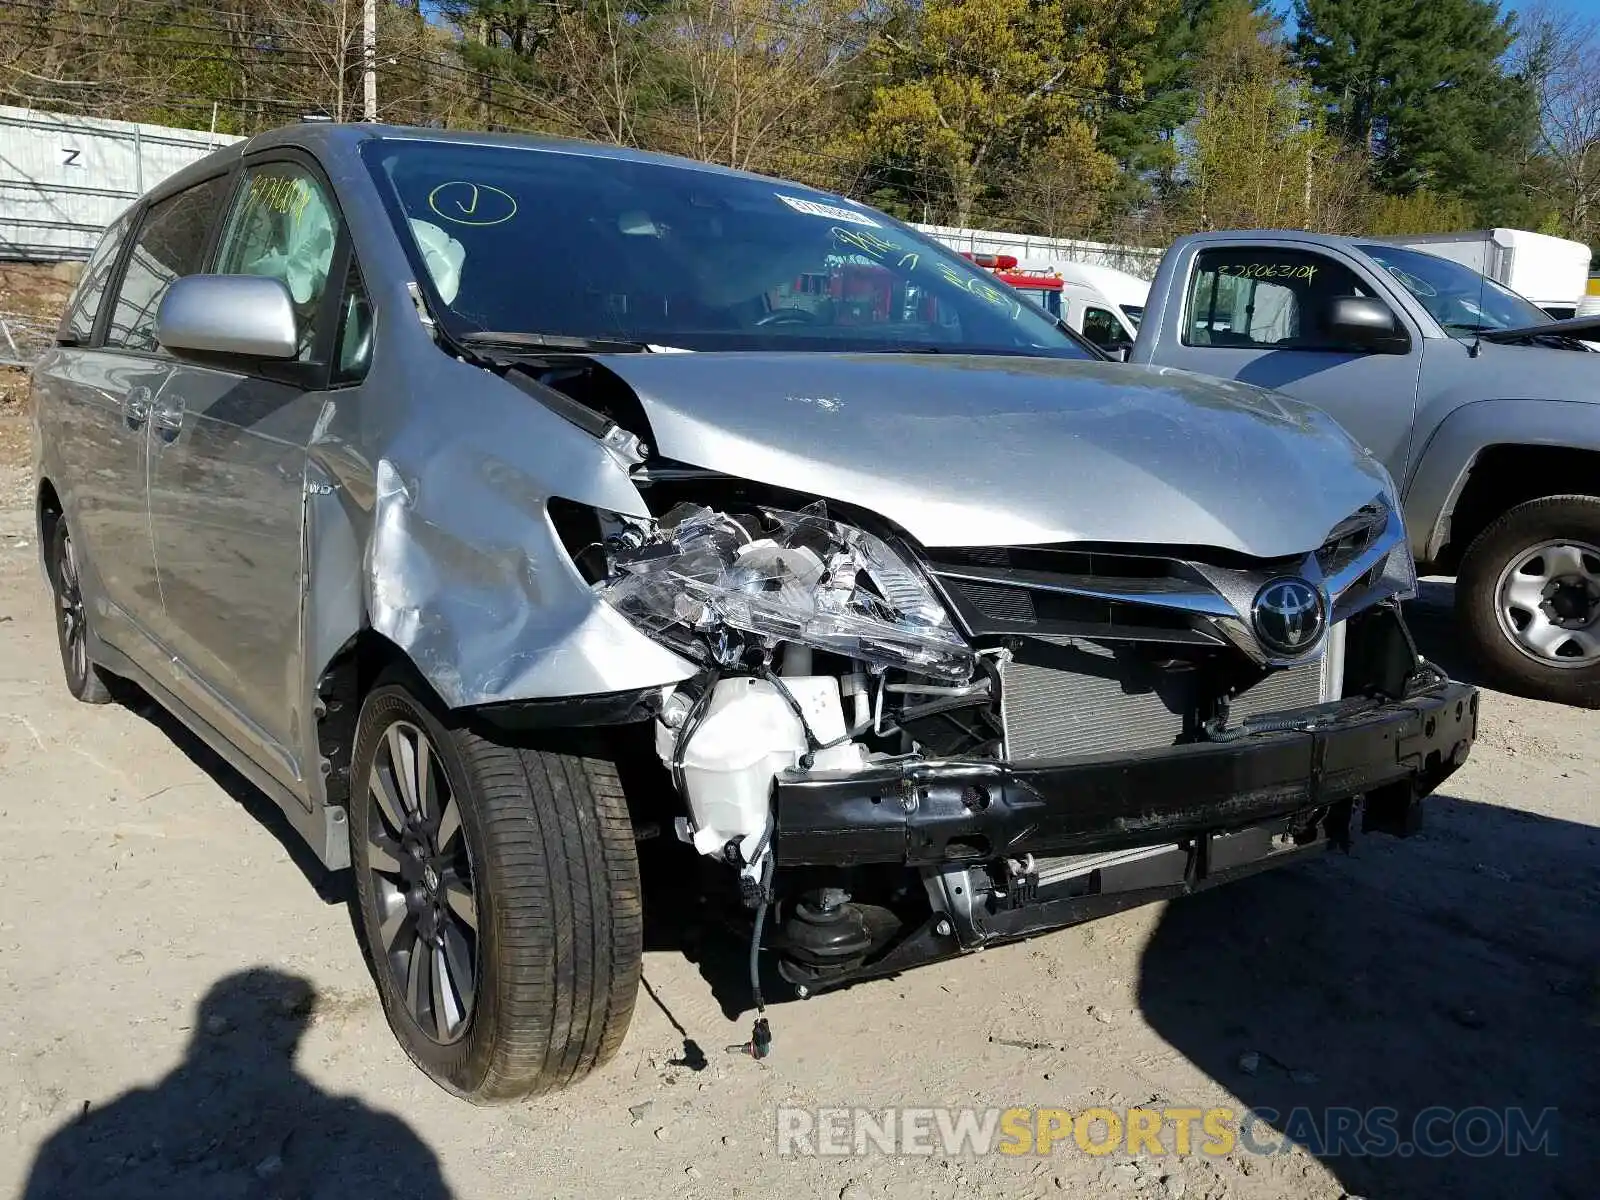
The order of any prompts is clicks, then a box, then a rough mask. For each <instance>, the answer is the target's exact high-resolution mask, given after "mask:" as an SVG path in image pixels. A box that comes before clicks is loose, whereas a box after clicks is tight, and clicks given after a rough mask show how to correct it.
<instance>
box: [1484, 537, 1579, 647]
mask: <svg viewBox="0 0 1600 1200" xmlns="http://www.w3.org/2000/svg"><path fill="white" fill-rule="evenodd" d="M1495 596H1496V600H1497V603H1496V606H1495V611H1496V615H1497V617H1498V618H1499V621H1500V628H1501V631H1502V632H1503V633H1504V634H1505V635H1506V638H1507V639H1508V640H1509V641H1510V642H1511V644H1512V645H1513V646H1515V647H1516V648H1517V649H1518V650H1520V651H1521V652H1522V653H1523V654H1526V655H1527V656H1528V657H1530V658H1533V659H1536V660H1538V661H1539V663H1541V664H1542V665H1544V666H1550V667H1588V666H1593V665H1595V663H1597V662H1600V547H1595V546H1591V545H1589V544H1588V543H1587V542H1574V541H1565V540H1563V541H1551V542H1542V543H1540V544H1539V545H1537V546H1532V547H1530V548H1528V549H1526V550H1524V551H1522V553H1520V554H1517V555H1514V556H1513V557H1512V559H1511V561H1510V563H1508V564H1507V566H1506V568H1505V570H1503V571H1502V572H1501V573H1500V579H1499V582H1498V584H1497V585H1496V588H1495Z"/></svg>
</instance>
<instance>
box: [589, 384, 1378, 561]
mask: <svg viewBox="0 0 1600 1200" xmlns="http://www.w3.org/2000/svg"><path fill="white" fill-rule="evenodd" d="M598 361H600V362H602V363H604V365H605V366H606V367H607V368H608V369H610V370H611V371H613V372H615V373H616V374H617V375H618V376H619V377H621V378H622V379H623V380H624V381H626V382H627V384H628V385H629V386H630V387H631V388H632V389H633V390H634V392H635V393H636V394H637V395H638V397H639V399H640V401H641V402H642V403H643V405H644V408H645V412H646V415H647V416H648V417H649V419H650V426H651V430H652V433H653V435H654V438H655V441H656V446H655V450H656V451H657V452H658V453H659V454H661V455H663V456H665V457H667V458H671V459H676V460H678V461H680V462H684V463H688V464H692V465H694V466H698V467H704V468H708V469H711V470H715V471H720V472H724V473H726V474H729V475H736V476H739V477H741V478H745V479H751V480H756V481H759V482H762V483H767V484H771V485H774V486H778V487H784V488H791V489H794V490H796V491H800V492H805V493H809V494H811V495H815V496H819V497H822V498H824V499H834V500H839V501H844V502H846V503H849V504H854V505H858V506H860V507H862V508H866V509H870V510H872V511H873V512H876V513H879V514H881V515H882V516H884V517H886V518H888V519H889V520H891V521H893V522H895V523H896V524H898V525H899V526H900V527H901V528H903V529H904V530H905V531H906V532H907V533H909V534H910V535H911V536H912V537H914V538H916V539H917V540H918V541H919V542H921V543H922V544H923V545H925V546H1005V545H1029V544H1041V543H1051V542H1122V543H1147V544H1169V545H1188V546H1215V547H1221V548H1225V549H1228V550H1235V551H1238V552H1240V553H1243V554H1248V555H1252V556H1257V557H1277V556H1282V555H1290V554H1299V553H1304V552H1307V551H1310V550H1313V549H1315V548H1316V547H1317V546H1319V545H1321V543H1322V541H1323V540H1324V538H1325V537H1326V536H1327V534H1328V531H1329V530H1330V529H1332V527H1333V526H1334V525H1335V524H1337V523H1338V522H1339V521H1341V520H1343V519H1344V518H1345V517H1347V516H1349V515H1350V514H1351V513H1352V512H1353V511H1355V510H1356V509H1357V508H1359V507H1360V506H1361V505H1363V504H1365V503H1367V502H1368V501H1370V500H1371V499H1372V498H1373V497H1374V496H1376V495H1377V494H1378V493H1379V491H1381V490H1382V489H1383V488H1384V487H1385V486H1386V483H1387V480H1386V476H1385V474H1384V472H1383V469H1382V468H1381V467H1380V466H1379V465H1378V464H1377V463H1376V461H1374V460H1373V459H1372V458H1370V457H1369V456H1367V455H1366V454H1365V453H1364V452H1363V451H1362V450H1361V449H1360V448H1359V447H1358V446H1357V445H1356V444H1355V443H1354V442H1353V441H1352V440H1351V439H1350V438H1349V437H1348V436H1347V435H1346V434H1345V433H1344V432H1343V430H1342V429H1340V428H1339V426H1338V425H1337V424H1335V423H1334V421H1333V420H1332V419H1331V418H1330V417H1328V416H1327V415H1326V414H1324V413H1322V412H1321V411H1320V410H1318V409H1315V408H1312V407H1311V406H1309V405H1305V404H1301V403H1299V402H1297V401H1294V400H1290V399H1288V398H1287V397H1285V396H1281V395H1279V394H1277V393H1274V392H1268V391H1264V390H1262V389H1259V388H1254V387H1250V386H1248V385H1245V384H1239V383H1230V382H1226V381H1222V380H1216V379H1211V378H1208V377H1206V376H1201V375H1194V374H1191V373H1189V372H1185V371H1177V370H1173V369H1170V368H1161V367H1136V366H1129V365H1126V364H1122V363H1099V362H1069V361H1060V360H1055V359H1030V358H1006V357H994V356H986V357H969V356H945V355H894V354H849V355H845V354H837V355H836V354H760V353H715V354H630V355H606V356H601V357H600V358H599V359H598Z"/></svg>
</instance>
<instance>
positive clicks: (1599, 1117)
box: [0, 421, 1600, 1200]
mask: <svg viewBox="0 0 1600 1200" xmlns="http://www.w3.org/2000/svg"><path fill="white" fill-rule="evenodd" d="M3 424H5V422H3V421H0V425H3ZM26 491H27V486H26V478H25V475H23V474H22V473H21V472H20V471H19V470H17V469H10V470H9V471H8V470H6V469H3V468H0V497H3V498H4V499H5V500H6V501H8V502H10V504H11V508H10V510H9V511H7V510H6V507H5V506H4V505H0V828H4V829H5V830H6V832H7V834H8V836H7V838H6V841H5V845H6V853H5V860H6V871H5V878H4V882H3V883H0V1011H3V1012H4V1013H5V1014H6V1019H5V1020H4V1021H3V1022H0V1064H3V1065H0V1196H9V1195H13V1194H26V1195H27V1196H29V1197H42V1196H54V1195H60V1196H63V1197H79V1196H115V1197H145V1196H149V1197H157V1196H160V1197H163V1198H164V1200H172V1198H175V1197H191V1196H193V1197H211V1196H217V1197H252V1198H256V1197H259V1198H261V1200H266V1198H268V1197H282V1198H283V1200H289V1198H291V1197H330V1198H337V1200H357V1198H361V1197H368V1196H396V1197H399V1196H405V1197H426V1198H432V1197H442V1196H447V1195H453V1196H458V1197H468V1198H478V1197H485V1198H489V1200H498V1198H506V1200H510V1198H513V1197H516V1198H521V1197H533V1196H540V1197H543V1196H582V1195H603V1196H654V1197H660V1196H669V1195H677V1196H686V1197H700V1196H706V1197H711V1196H715V1197H719V1198H725V1197H728V1196H747V1197H767V1196H774V1195H785V1196H793V1197H812V1196H817V1197H840V1198H842V1200H861V1198H864V1197H879V1196H891V1197H898V1196H909V1197H940V1198H952V1200H953V1198H958V1197H959V1198H961V1200H968V1198H972V1197H1012V1196H1024V1197H1052V1196H1058V1195H1078V1196H1127V1197H1136V1196H1146V1197H1165V1198H1168V1200H1171V1198H1182V1197H1190V1198H1202V1197H1203V1198H1210V1200H1220V1198H1221V1197H1241V1198H1261V1200H1267V1198H1277V1197H1293V1198H1296V1200H1299V1198H1306V1200H1310V1198H1318V1200H1337V1198H1339V1197H1342V1196H1345V1195H1347V1194H1348V1195H1360V1196H1369V1197H1374V1198H1377V1197H1383V1198H1388V1197H1408V1196H1416V1197H1429V1198H1434V1197H1445V1196H1452V1197H1477V1196H1508V1197H1509V1196H1517V1197H1541V1196H1565V1197H1589V1196H1593V1195H1595V1194H1596V1184H1595V1182H1594V1180H1595V1171H1596V1168H1597V1166H1600V1161H1597V1152H1596V1149H1595V1147H1596V1145H1597V1142H1600V1138H1597V1135H1600V1101H1597V1099H1596V1097H1597V1096H1600V1090H1597V1088H1600V1062H1597V1060H1600V1055H1597V1042H1600V919H1597V918H1600V829H1597V828H1596V825H1597V820H1600V816H1597V803H1596V797H1597V784H1600V715H1597V714H1595V713H1590V712H1581V711H1578V710H1574V709H1564V708H1559V707H1554V706H1550V705H1545V704H1540V703H1535V702H1531V701H1526V700H1518V699H1514V698H1510V697H1506V696H1501V695H1495V694H1487V695H1485V697H1484V700H1483V707H1482V728H1481V737H1480V740H1479V742H1478V745H1477V748H1476V750H1475V751H1474V754H1473V757H1472V760H1471V762H1470V763H1469V764H1468V765H1467V767H1466V768H1465V769H1463V770H1462V771H1461V772H1459V773H1458V774H1457V775H1456V776H1454V777H1453V778H1452V779H1450V780H1449V781H1448V783H1447V784H1446V785H1445V787H1444V789H1443V792H1442V794H1441V795H1439V796H1438V797H1436V798H1435V799H1434V800H1432V801H1431V802H1430V804H1429V816H1428V824H1427V826H1426V828H1425V830H1424V832H1423V833H1422V834H1421V835H1420V836H1418V837H1416V838H1414V839H1411V840H1408V841H1404V842H1401V841H1393V840H1389V839H1385V838H1378V837H1373V838H1368V839H1359V840H1358V842H1357V844H1356V847H1355V851H1354V853H1353V854H1351V855H1349V856H1330V857H1328V858H1324V859H1321V860H1318V861H1315V862H1311V863H1307V864H1304V865H1300V866H1296V867H1291V868H1288V869H1285V870H1280V871H1276V872H1270V873H1268V874H1265V875H1262V876H1258V877H1255V878H1253V879H1249V880H1246V881H1243V882H1240V883H1237V884H1233V885H1230V886H1228V887H1226V888H1222V889H1219V890H1217V891H1215V892H1211V893H1208V894H1206V895H1202V896H1199V897H1195V898H1192V899H1188V900H1184V901H1179V902H1176V903H1173V904H1170V905H1161V906H1154V907H1148V908H1145V909H1142V910H1138V911H1135V912H1131V913H1127V914H1124V915H1121V916H1118V917H1114V918H1110V919H1107V920H1103V921H1100V922H1097V923H1094V924H1091V925H1088V926H1083V927H1079V928H1077V929H1074V930H1069V931H1066V932H1063V933H1058V934H1055V935H1052V936H1048V937H1044V938H1040V939H1036V940H1033V941H1030V942H1027V943H1023V944H1019V945H1013V946H1009V947H1005V948H1001V949H997V950H994V951H990V952H987V953H984V954H982V955H979V956H975V957H971V958H967V959H963V960H961V961H959V962H956V963H953V964H948V965H944V966H936V967H932V968H928V969H925V970H922V971H919V972H915V973H912V974H908V975H905V976H903V977H901V978H898V979H891V980H887V981H883V982H877V983H872V984H867V985H863V986H858V987H856V988H853V989H850V990H849V991H846V992H844V993H841V994H835V995H829V996H824V997H821V998H818V999H814V1000H810V1001H806V1002H803V1003H799V1002H792V1003H784V1004H779V1005H775V1006H774V1007H773V1008H772V1009H771V1010H769V1015H770V1016H771V1018H772V1024H773V1030H774V1038H775V1041H774V1053H773V1056H772V1057H771V1058H770V1059H768V1060H766V1061H765V1062H760V1063H758V1062H755V1061H752V1060H750V1059H748V1058H740V1057H736V1056H734V1055H730V1054H728V1053H727V1052H726V1051H725V1047H726V1046H728V1045H729V1044H732V1043H737V1042H740V1041H743V1040H744V1039H745V1037H747V1036H748V1030H749V1014H748V1013H741V1012H740V1011H739V1010H740V1009H741V1008H742V1007H743V1006H744V1004H745V996H744V991H743V988H742V986H741V985H740V984H739V983H738V976H739V974H740V965H739V963H738V959H739V951H738V949H737V948H735V947H728V948H726V949H724V948H723V947H721V946H720V945H717V944H715V943H711V944H708V945H707V946H706V947H705V948H704V949H703V950H702V951H701V952H700V953H698V954H696V955H695V956H693V957H691V955H690V954H689V953H687V952H686V951H685V949H684V945H685V941H686V937H685V933H684V931H685V930H687V929H690V928H692V924H693V922H692V913H690V912H688V911H686V910H685V909H683V908H682V907H681V906H679V905H677V903H676V902H675V901H674V900H673V899H672V897H671V896H670V895H669V894H667V893H666V892H665V891H663V892H661V893H658V894H652V892H651V891H650V889H649V887H648V886H647V891H646V906H647V909H648V910H649V912H650V914H651V918H652V919H651V923H650V929H651V932H650V935H649V944H650V947H651V948H650V950H649V952H648V953H647V955H646V960H645V978H646V980H647V983H648V991H646V992H641V995H640V997H639V1005H638V1008H637V1010H636V1013H635V1017H634V1022H633V1026H632V1030H631V1032H630V1033H629V1036H628V1039H627V1042H626V1043H625V1045H624V1047H623V1049H622V1052H621V1053H620V1054H619V1056H618V1057H617V1059H616V1060H615V1061H614V1062H613V1063H612V1064H611V1065H610V1066H609V1067H608V1068H607V1069H605V1070H604V1071H603V1072H602V1073H601V1074H599V1075H597V1076H595V1077H593V1078H591V1079H590V1080H588V1081H587V1082H585V1083H584V1084H582V1085H581V1086H579V1087H577V1088H575V1089H573V1090H571V1091H569V1092H567V1093H565V1094H562V1095H558V1096H554V1097H549V1098H543V1099H539V1100H535V1101H532V1102H528V1103H525V1104H521V1105H517V1106H514V1107H508V1108H500V1109H475V1108H472V1107H470V1106H468V1105H465V1104H463V1103H460V1102H458V1101H456V1100H453V1099H451V1098H450V1097H449V1096H447V1095H446V1094H445V1093H444V1092H443V1091H441V1090H439V1089H438V1088H436V1087H435V1086H434V1085H432V1084H431V1083H429V1082H428V1081H427V1080H426V1079H425V1078H424V1077H422V1076H421V1075H420V1074H418V1073H417V1071H416V1070H415V1069H414V1068H413V1067H412V1066H411V1064H410V1063H409V1062H408V1061H407V1059H406V1057H405V1055H404V1054H403V1053H402V1052H401V1051H400V1050H399V1048H398V1047H397V1045H396V1044H395V1042H394V1041H393V1039H392V1038H391V1037H390V1035H389V1033H388V1031H387V1029H386V1027H385V1025H384V1022H383V1019H382V1016H381V1014H380V1012H379V1010H378V1006H377V1003H376V1001H375V998H374V994H373V989H372V986H371V983H370V980H369V977H368V975H367V971H366V968H365V966H364V964H363V962H362V959H361V956H360V954H359V952H358V949H357V944H356V940H355V938H354V936H353V934H352V930H351V926H350V917H349V914H348V910H347V908H346V907H345V904H344V890H343V885H342V882H341V881H340V880H339V879H337V878H334V879H328V878H325V877H324V876H323V874H322V873H321V872H320V871H319V870H318V869H317V868H316V866H315V865H314V864H313V863H312V861H311V860H310V857H309V855H308V854H307V853H305V852H304V851H303V850H302V849H301V848H300V847H299V846H298V845H297V844H296V843H295V841H294V838H293V835H292V834H291V833H289V832H288V830H287V829H286V827H285V825H284V823H283V822H282V820H281V819H279V818H278V817H277V815H276V814H275V812H274V811H273V810H272V809H271V806H270V805H269V804H268V803H267V802H266V801H265V800H264V799H263V798H262V797H260V796H259V795H258V794H257V793H255V792H253V791H252V790H251V789H250V787H249V786H248V785H247V784H245V783H244V782H243V781H242V780H241V779H239V778H238V777H237V776H236V775H234V774H233V773H232V772H231V771H229V770H228V769H227V768H226V767H224V766H222V765H220V764H219V763H218V762H217V761H216V760H215V759H214V758H213V757H212V756H211V755H210V754H209V753H207V752H206V750H205V749H204V748H203V747H202V746H200V745H199V743H197V742H196V740H195V739H194V738H192V737H191V736H189V735H188V734H187V733H185V732H184V731H183V730H181V729H180V728H179V727H178V726H177V725H176V724H175V723H174V722H173V721H171V720H170V719H168V718H166V717H165V716H163V715H162V714H160V713H159V712H157V711H155V710H153V709H152V708H151V707H150V706H148V705H140V704H137V703H135V704H133V705H131V706H122V705H113V706H109V707H106V708H89V707H85V706H81V705H77V704H74V703H73V702H72V701H71V700H70V699H69V698H68V696H67V694H66V692H65V690H64V688H63V686H62V683H61V678H60V668H59V664H58V660H57V654H56V647H55V642H54V636H53V632H52V628H51V625H50V610H49V605H48V600H47V596H46V592H45V589H44V586H43V584H42V582H41V579H40V576H39V573H38V570H37V565H36V557H35V555H36V552H37V547H35V546H34V545H33V540H34V533H33V529H32V525H31V517H30V516H29V514H28V513H27V512H26V511H25V510H22V509H19V508H17V507H16V506H15V505H16V501H17V498H19V497H23V496H25V495H26ZM1446 598H1447V589H1446V588H1445V587H1444V585H1433V586H1431V587H1430V588H1429V590H1428V593H1427V595H1425V597H1424V602H1423V603H1422V605H1421V606H1420V607H1419V608H1418V610H1417V613H1416V616H1415V624H1416V625H1417V627H1418V628H1419V630H1420V632H1421V634H1422V635H1423V636H1424V638H1425V639H1426V646H1427V647H1428V648H1429V649H1430V650H1431V651H1432V652H1434V653H1436V654H1438V655H1439V656H1440V657H1441V658H1442V659H1443V660H1444V661H1445V662H1446V663H1447V665H1450V666H1452V667H1455V666H1456V664H1454V663H1452V662H1450V656H1449V630H1448V626H1447V624H1446V623H1445V622H1444V621H1443V620H1442V617H1441V616H1440V615H1439V614H1438V612H1437V609H1436V606H1437V604H1438V603H1440V602H1441V601H1442V600H1444V599H1446ZM670 849H671V848H670V847H662V846H660V844H659V843H646V850H647V853H652V854H659V853H662V852H663V851H664V850H670ZM780 1104H795V1105H801V1106H809V1107H816V1106H824V1105H853V1106H862V1107H868V1108H874V1107H881V1106H885V1105H895V1104H898V1105H942V1104H953V1105H975V1106H978V1107H988V1106H995V1107H1000V1108H1005V1107H1009V1106H1014V1105H1040V1106H1057V1107H1061V1108H1065V1109H1069V1110H1073V1111H1080V1110H1082V1109H1084V1108H1086V1107H1089V1106H1093V1105H1110V1106H1113V1107H1115V1106H1122V1105H1160V1106H1169V1107H1170V1106H1173V1105H1193V1106H1198V1107H1202V1108H1206V1107H1210V1106H1215V1105H1225V1106H1230V1107H1233V1108H1235V1109H1243V1108H1246V1107H1258V1108H1259V1107H1270V1108H1273V1109H1276V1110H1278V1111H1279V1112H1280V1113H1284V1114H1287V1113H1289V1112H1291V1111H1292V1110H1293V1109H1295V1108H1296V1107H1297V1106H1306V1107H1308V1108H1311V1109H1315V1110H1317V1111H1319V1112H1320V1111H1321V1110H1323V1109H1326V1108H1328V1107H1330V1106H1347V1107H1351V1108H1355V1109H1361V1110H1365V1109H1369V1108H1372V1107H1374V1106H1390V1107H1393V1108H1395V1109H1397V1110H1399V1111H1400V1113H1401V1114H1403V1117H1404V1119H1409V1116H1408V1114H1411V1113H1414V1112H1415V1111H1416V1110H1418V1109H1421V1108H1423V1107H1425V1106H1428V1105H1444V1106H1448V1107H1450V1108H1452V1109H1465V1108H1468V1107H1471V1106H1479V1105H1481V1106H1487V1107H1489V1108H1491V1109H1495V1110H1504V1109H1505V1108H1506V1107H1508V1106H1524V1107H1526V1108H1527V1109H1529V1110H1530V1111H1531V1112H1532V1113H1534V1114H1537V1113H1538V1112H1539V1111H1540V1110H1542V1109H1545V1108H1548V1107H1555V1108H1557V1109H1558V1110H1559V1117H1558V1121H1559V1127H1558V1133H1559V1143H1558V1148H1559V1151H1560V1153H1559V1155H1557V1156H1553V1157H1552V1156H1544V1155H1536V1156H1523V1157H1515V1158H1513V1157H1506V1156H1503V1155H1493V1156H1490V1157H1486V1158H1473V1157H1469V1156H1466V1155H1463V1154H1456V1155H1452V1156H1448V1157H1442V1158H1433V1157H1424V1156H1417V1155H1413V1156H1409V1157H1399V1156H1394V1157H1387V1158H1358V1157H1350V1156H1342V1157H1331V1158H1317V1157H1314V1156H1312V1155H1310V1154H1307V1153H1304V1152H1302V1151H1294V1152H1291V1153H1286V1154H1282V1155H1279V1156H1275V1157H1263V1156H1255V1155H1251V1154H1246V1153H1244V1152H1243V1151H1242V1150H1236V1151H1235V1152H1233V1153H1231V1154H1228V1155H1225V1156H1221V1157H1216V1158H1210V1157H1206V1156H1204V1155H1194V1156H1190V1157H1178V1156H1171V1155H1169V1156H1166V1157H1154V1156H1151V1155H1141V1156H1139V1157H1138V1158H1134V1159H1130V1158H1128V1157H1127V1156H1126V1155H1124V1154H1121V1153H1120V1152H1119V1153H1116V1154H1112V1155H1109V1156H1106V1157H1093V1156H1090V1155H1088V1154H1085V1153H1082V1152H1081V1151H1080V1150H1079V1149H1078V1148H1077V1147H1076V1146H1074V1145H1073V1144H1072V1142H1071V1141H1070V1139H1069V1140H1068V1141H1067V1142H1066V1143H1065V1144H1064V1145H1063V1146H1061V1147H1059V1148H1058V1149H1057V1150H1056V1152H1055V1153H1053V1154H1051V1155H1049V1156H1048V1157H1037V1156H1024V1157H1004V1156H998V1155H996V1156H989V1157H984V1158H974V1157H971V1156H955V1157H945V1156H943V1155H942V1154H937V1153H936V1154H933V1155H931V1156H923V1157H888V1156H884V1155H881V1154H874V1155H869V1156H866V1157H862V1158H855V1157H843V1158H839V1157H832V1158H819V1157H809V1158H808V1157H801V1158H794V1157H782V1156H780V1155H779V1153H778V1150H777V1143H776V1137H775V1115H774V1114H775V1109H776V1107H777V1106H778V1105H780ZM1285 1120H1286V1118H1285ZM1169 1149H1170V1145H1169ZM25 1189H26V1190H25Z"/></svg>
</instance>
